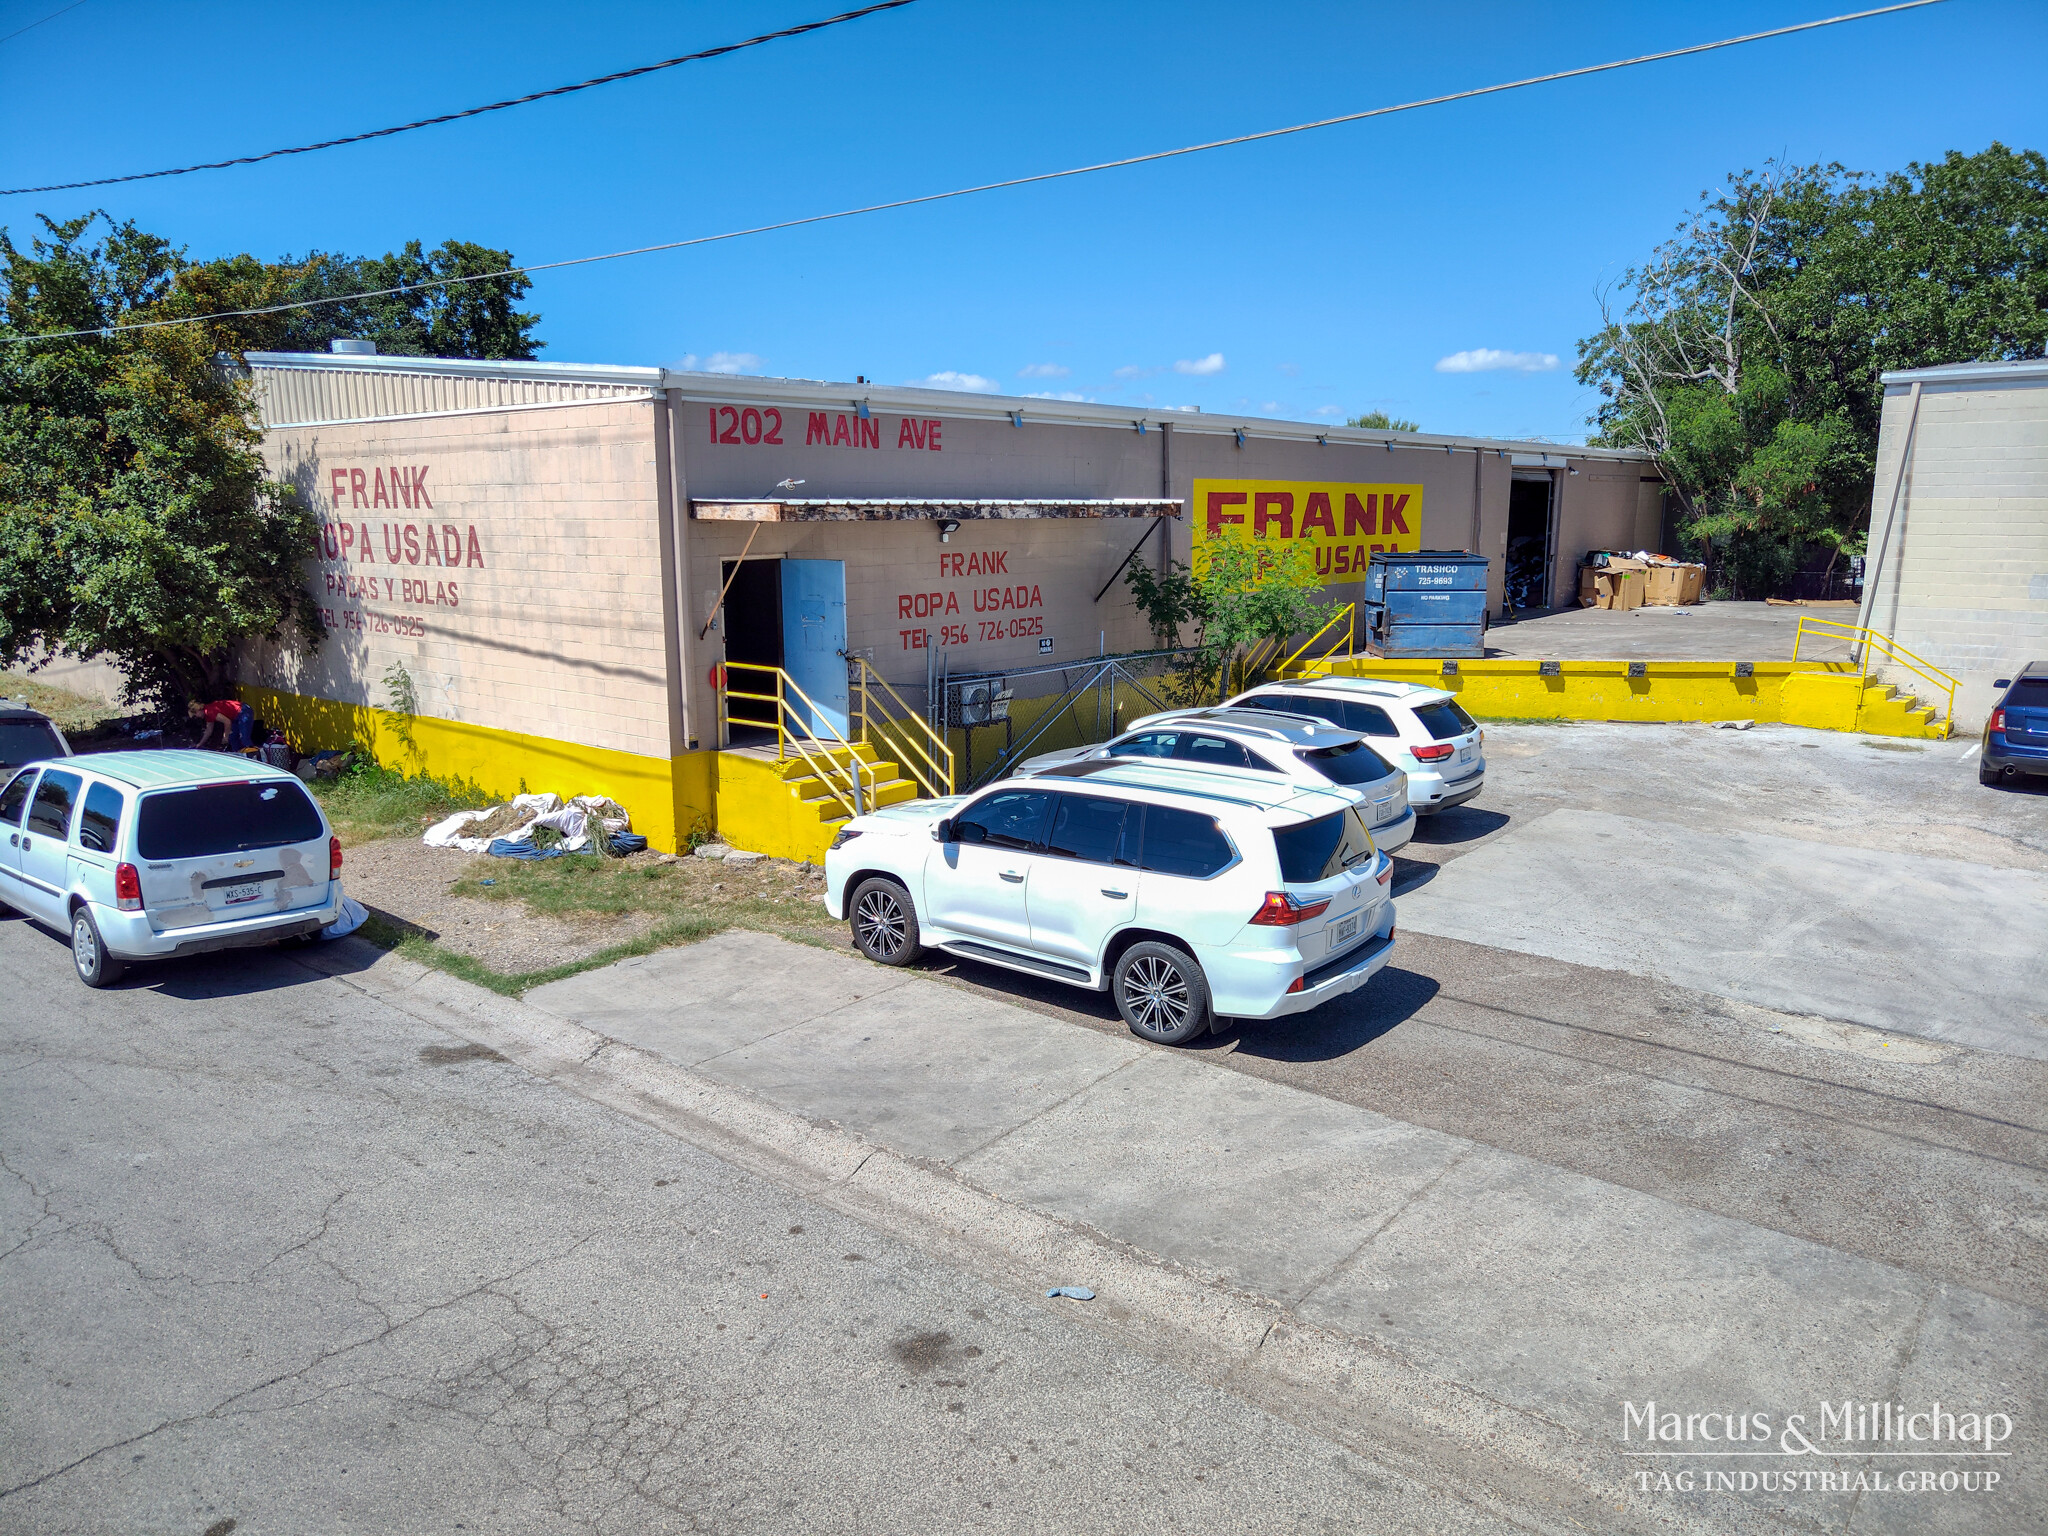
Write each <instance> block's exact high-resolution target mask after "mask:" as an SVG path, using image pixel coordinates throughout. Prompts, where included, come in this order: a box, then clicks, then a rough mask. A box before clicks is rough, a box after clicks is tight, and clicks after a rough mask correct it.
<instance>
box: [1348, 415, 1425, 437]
mask: <svg viewBox="0 0 2048 1536" xmlns="http://www.w3.org/2000/svg"><path fill="white" fill-rule="evenodd" d="M1344 425H1345V426H1347V427H1370V428H1372V429H1373V430H1374V431H1378V432H1420V431H1421V430H1422V428H1420V427H1418V426H1417V425H1416V424H1415V423H1414V422H1412V421H1408V420H1405V419H1404V418H1402V417H1399V416H1389V415H1388V414H1387V413H1386V412H1385V411H1367V412H1366V413H1365V414H1364V415H1363V416H1353V417H1352V418H1351V419H1350V420H1349V421H1347V422H1345V423H1344Z"/></svg>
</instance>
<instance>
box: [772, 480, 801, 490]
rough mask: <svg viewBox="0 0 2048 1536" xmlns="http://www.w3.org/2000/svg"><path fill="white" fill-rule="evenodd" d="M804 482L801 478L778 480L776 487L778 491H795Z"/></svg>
mask: <svg viewBox="0 0 2048 1536" xmlns="http://www.w3.org/2000/svg"><path fill="white" fill-rule="evenodd" d="M802 484H803V481H801V480H778V481H776V482H775V489H777V490H778V491H793V490H795V489H796V488H797V487H798V486H800V485H802Z"/></svg>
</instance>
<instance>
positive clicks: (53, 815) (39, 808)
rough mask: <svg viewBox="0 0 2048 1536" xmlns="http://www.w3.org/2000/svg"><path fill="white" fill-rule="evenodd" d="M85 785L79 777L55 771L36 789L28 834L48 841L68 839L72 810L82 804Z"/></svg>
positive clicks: (30, 806)
mask: <svg viewBox="0 0 2048 1536" xmlns="http://www.w3.org/2000/svg"><path fill="white" fill-rule="evenodd" d="M84 782H85V781H84V780H83V779H81V778H79V776H78V775H77V774H75V773H59V772H57V771H56V770H55V769H51V770H50V771H48V772H46V773H45V774H44V775H43V782H42V783H40V784H38V785H37V786H36V797H35V799H34V800H32V801H30V802H29V808H28V830H29V831H31V832H40V833H42V834H43V836H45V837H64V836H67V835H69V833H70V831H71V807H72V806H74V805H76V804H77V803H78V786H79V785H80V784H82V783H84Z"/></svg>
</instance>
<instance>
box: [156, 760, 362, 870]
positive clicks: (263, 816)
mask: <svg viewBox="0 0 2048 1536" xmlns="http://www.w3.org/2000/svg"><path fill="white" fill-rule="evenodd" d="M320 835H321V826H320V812H319V811H318V810H316V809H315V808H314V806H313V802H312V801H311V800H309V799H307V798H306V792H305V790H303V789H301V788H300V787H299V784H298V781H297V780H295V779H254V780H250V781H248V782H245V783H241V784H202V785H198V786H196V787H195V788H192V789H174V790H166V791H159V792H158V793H156V794H151V795H144V796H143V797H142V805H141V807H140V809H139V810H138V811H137V812H136V817H135V851H136V852H137V853H139V854H140V855H141V856H142V857H143V858H145V859H201V858H206V857H207V856H209V855H211V854H216V853H241V852H244V851H246V850H247V849H250V848H282V847H284V846H285V845H286V844H287V843H309V842H311V841H313V839H314V838H316V837H319V836H320Z"/></svg>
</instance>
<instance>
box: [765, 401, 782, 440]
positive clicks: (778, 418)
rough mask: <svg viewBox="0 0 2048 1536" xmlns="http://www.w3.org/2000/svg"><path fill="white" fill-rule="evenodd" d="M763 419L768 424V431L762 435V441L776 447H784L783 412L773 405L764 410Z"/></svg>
mask: <svg viewBox="0 0 2048 1536" xmlns="http://www.w3.org/2000/svg"><path fill="white" fill-rule="evenodd" d="M761 419H762V420H763V421H765V422H767V424H768V430H767V431H766V432H765V433H764V434H763V435H762V438H761V441H762V442H764V443H773V444H775V446H776V447H778V448H780V447H781V446H782V412H780V411H778V410H776V409H775V407H774V406H772V405H771V406H768V407H766V408H764V409H763V410H762V412H761Z"/></svg>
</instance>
